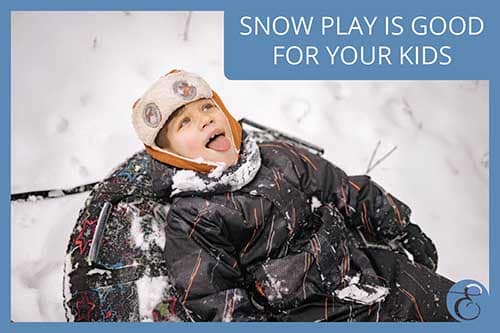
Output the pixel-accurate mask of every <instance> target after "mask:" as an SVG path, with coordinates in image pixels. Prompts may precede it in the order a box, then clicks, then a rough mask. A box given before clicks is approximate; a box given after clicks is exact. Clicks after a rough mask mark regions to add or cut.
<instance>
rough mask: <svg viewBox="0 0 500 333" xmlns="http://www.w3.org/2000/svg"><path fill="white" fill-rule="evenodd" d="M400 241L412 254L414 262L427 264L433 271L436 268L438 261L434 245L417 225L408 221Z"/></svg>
mask: <svg viewBox="0 0 500 333" xmlns="http://www.w3.org/2000/svg"><path fill="white" fill-rule="evenodd" d="M401 243H402V245H403V247H404V248H405V249H406V250H407V251H408V252H410V253H411V254H412V255H413V259H414V260H415V261H416V262H418V263H419V264H422V265H424V266H427V267H428V268H430V269H432V270H433V271H435V270H436V268H437V262H438V255H437V250H436V246H434V243H432V240H431V239H430V238H429V237H427V236H426V235H425V234H424V233H423V232H422V230H421V229H420V228H419V226H418V225H416V224H413V223H408V225H407V226H406V227H405V230H404V236H403V238H401Z"/></svg>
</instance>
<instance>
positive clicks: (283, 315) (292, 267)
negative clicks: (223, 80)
mask: <svg viewBox="0 0 500 333" xmlns="http://www.w3.org/2000/svg"><path fill="white" fill-rule="evenodd" d="M243 139H244V141H243V145H242V150H241V156H240V160H239V162H238V164H237V165H235V166H232V167H230V168H229V169H227V170H225V171H224V172H222V173H219V174H209V175H206V174H201V173H196V172H194V171H189V170H179V169H176V168H173V167H171V166H168V165H166V164H163V163H161V162H158V161H156V160H152V159H151V158H148V156H147V155H145V154H139V155H138V156H136V157H134V158H132V159H131V160H130V161H129V164H127V165H124V166H122V167H121V168H119V169H118V170H117V171H115V173H114V174H113V175H112V176H111V177H110V178H109V179H108V187H106V186H105V185H102V186H101V188H100V189H99V188H98V189H96V190H95V191H94V194H93V198H94V199H93V200H96V201H95V202H98V204H95V205H94V206H95V210H96V212H94V214H92V212H90V213H89V212H88V211H89V209H88V207H93V205H92V204H90V205H87V209H85V210H84V211H83V212H82V213H81V216H80V218H79V221H78V223H77V227H76V228H75V232H74V233H73V235H72V237H71V240H70V245H69V247H68V253H69V254H68V260H69V261H68V264H67V271H68V274H69V275H68V278H67V280H68V282H67V283H66V285H67V286H68V291H67V293H66V296H65V304H66V306H67V310H68V311H67V313H68V316H69V319H73V320H84V321H90V320H195V321H212V320H214V321H220V320H222V321H449V320H452V319H451V316H450V315H449V314H448V311H447V309H446V304H445V299H446V293H447V291H448V290H449V288H450V287H451V285H452V284H453V283H452V282H451V281H450V280H448V279H446V278H444V277H442V276H440V275H438V274H436V273H435V272H434V271H433V270H431V269H429V268H427V267H425V266H424V265H421V264H418V263H413V262H411V261H410V260H408V258H407V257H406V256H405V255H404V253H403V252H402V250H401V249H400V247H398V242H399V241H401V242H407V241H410V242H411V239H413V240H415V237H412V238H411V239H408V238H407V237H406V236H407V233H408V232H407V230H413V231H415V228H417V232H419V231H420V230H419V229H418V227H416V226H415V225H414V224H411V223H410V222H409V215H410V209H409V208H408V207H407V206H406V205H405V204H403V203H402V202H400V201H399V200H397V199H396V198H394V197H393V196H392V195H390V194H388V193H386V192H385V191H384V190H383V189H382V188H381V187H379V186H378V185H377V184H375V183H374V182H372V181H371V180H370V178H369V177H368V176H354V177H348V176H347V175H346V174H345V173H344V172H343V171H342V170H341V169H339V168H337V167H335V166H334V165H332V164H331V163H330V162H328V161H326V160H325V159H323V158H321V157H319V156H316V155H314V154H311V153H310V152H308V151H307V150H304V149H301V148H298V147H295V146H292V145H290V144H288V143H285V142H264V143H260V144H259V145H258V146H257V144H256V143H255V141H253V139H252V138H251V136H250V135H248V134H247V133H244V137H243ZM134 161H142V162H141V163H142V164H141V163H139V164H140V165H142V167H137V164H136V165H134V164H133V163H132V165H130V164H131V162H134ZM148 168H149V169H150V170H149V169H148ZM131 184H133V185H131ZM111 188H112V189H111ZM113 196H116V198H115V200H114V199H113ZM96 198H97V199H96ZM103 201H109V202H111V203H112V205H113V207H114V208H113V211H112V213H111V214H110V217H109V218H108V219H107V222H106V228H105V231H104V232H103V235H102V237H101V238H100V241H99V242H100V246H99V251H98V254H97V255H95V256H94V260H93V261H90V260H89V255H88V253H89V251H90V249H89V247H91V245H92V244H91V243H92V242H95V241H96V240H94V239H93V235H95V234H96V232H95V230H96V229H97V227H95V226H94V224H97V223H96V215H97V211H99V210H101V207H102V202H103ZM168 203H171V206H170V209H169V210H168V213H167V211H166V205H167V204H168ZM90 211H91V210H90ZM101 211H102V210H101ZM92 216H93V218H92ZM162 228H164V230H163V229H162ZM417 234H418V233H417ZM412 235H415V233H412ZM422 235H423V234H422ZM405 237H406V238H405ZM422 237H423V238H418V237H417V240H418V241H421V242H423V244H424V243H425V246H427V247H428V246H430V245H432V242H430V240H428V239H427V238H426V237H425V236H422ZM422 240H423V241H422ZM429 244H430V245H429ZM94 252H95V251H94ZM431 252H432V251H431ZM416 253H417V257H418V256H420V254H419V253H418V252H416ZM422 257H424V256H422ZM129 271H130V273H129ZM122 272H123V273H122ZM153 281H154V282H153ZM141 290H142V294H143V295H142V296H141ZM155 291H156V292H155ZM153 295H155V297H153ZM71 316H74V317H71Z"/></svg>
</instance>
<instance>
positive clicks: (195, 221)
mask: <svg viewBox="0 0 500 333" xmlns="http://www.w3.org/2000/svg"><path fill="white" fill-rule="evenodd" d="M197 200H200V202H198V201H197ZM200 207H202V208H201V209H198V208H200ZM204 207H205V202H204V200H203V199H202V198H190V199H189V200H187V202H184V203H179V202H177V203H175V202H174V203H173V204H172V206H171V208H170V211H169V214H168V218H167V227H166V242H165V244H166V246H165V258H166V261H167V263H168V269H169V272H170V274H171V275H172V277H173V278H174V281H175V287H176V290H177V292H178V293H179V297H180V298H179V300H178V301H179V302H182V304H183V305H185V306H186V308H188V309H190V310H191V311H193V312H194V313H195V314H196V315H197V316H198V318H197V320H200V321H265V320H267V315H266V313H265V312H264V311H260V310H258V309H257V308H256V307H255V306H254V305H253V303H252V301H251V299H250V297H249V296H248V294H247V290H246V289H247V288H246V287H247V286H246V285H245V280H244V278H243V274H242V272H241V270H240V266H239V262H238V261H237V259H236V254H235V249H234V246H233V245H232V244H231V243H230V242H229V240H228V237H227V236H228V235H226V233H225V231H224V230H223V222H222V221H220V220H219V218H220V217H219V218H218V217H217V216H218V215H217V214H212V213H211V212H210V211H209V210H210V209H212V208H210V209H209V210H206V209H204Z"/></svg>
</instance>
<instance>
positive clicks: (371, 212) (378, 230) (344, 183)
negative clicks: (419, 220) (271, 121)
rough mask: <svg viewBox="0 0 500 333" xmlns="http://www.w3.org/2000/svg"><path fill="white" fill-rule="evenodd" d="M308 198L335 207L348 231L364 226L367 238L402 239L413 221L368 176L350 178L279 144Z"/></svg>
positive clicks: (324, 162) (406, 210)
mask: <svg viewBox="0 0 500 333" xmlns="http://www.w3.org/2000/svg"><path fill="white" fill-rule="evenodd" d="M280 145H281V146H282V147H283V149H284V151H286V154H288V155H289V158H290V159H291V162H292V163H290V164H289V165H288V166H287V167H292V168H293V169H294V172H295V173H296V175H297V177H298V182H299V186H300V187H301V188H302V190H303V191H304V192H305V193H306V194H307V195H308V196H311V197H312V196H315V197H317V198H318V200H319V201H321V202H322V203H323V204H328V203H332V204H333V205H334V206H336V207H337V208H338V209H339V211H340V212H341V213H342V215H344V217H345V218H346V223H347V225H348V226H349V227H358V226H361V228H363V229H364V230H363V231H364V232H365V233H366V234H368V235H373V236H376V238H378V239H382V240H387V239H393V238H394V237H396V236H398V235H401V233H402V232H403V231H404V229H405V227H406V225H407V224H408V223H409V220H410V213H411V210H410V208H409V207H408V206H407V205H405V204H404V203H403V202H401V201H400V200H398V199H397V198H396V197H394V196H393V195H392V194H389V193H388V192H386V191H385V190H384V189H383V188H382V187H381V186H379V185H378V184H376V183H375V182H374V181H372V180H371V178H370V177H369V176H367V175H361V176H347V175H346V173H345V172H344V171H343V170H342V169H340V168H338V167H337V166H335V165H333V164H332V163H330V162H329V161H328V160H326V159H324V158H321V157H319V156H317V155H315V154H312V153H310V152H309V151H307V150H305V149H301V148H298V147H295V146H292V145H290V144H286V143H281V144H280Z"/></svg>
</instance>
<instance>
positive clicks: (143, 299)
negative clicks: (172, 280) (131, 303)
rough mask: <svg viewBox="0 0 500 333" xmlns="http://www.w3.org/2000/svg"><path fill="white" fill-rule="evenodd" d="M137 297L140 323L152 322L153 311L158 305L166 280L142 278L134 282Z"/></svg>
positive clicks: (161, 278) (163, 277)
mask: <svg viewBox="0 0 500 333" xmlns="http://www.w3.org/2000/svg"><path fill="white" fill-rule="evenodd" d="M136 285H137V295H138V296H139V315H140V318H141V321H153V316H152V313H153V310H154V308H155V307H156V306H157V305H158V303H160V301H161V300H162V296H163V291H164V290H165V288H166V287H167V285H168V278H167V277H165V276H162V277H150V276H147V275H146V276H144V277H142V278H140V279H139V280H137V281H136Z"/></svg>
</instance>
